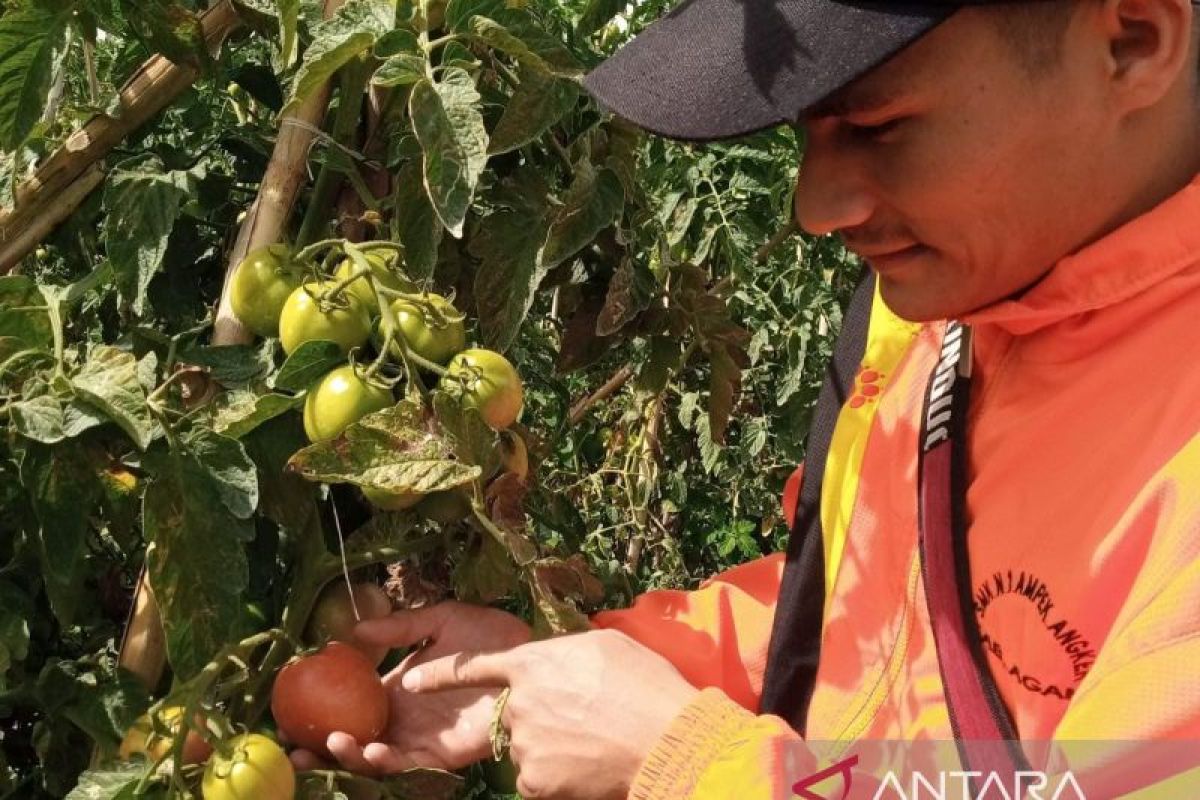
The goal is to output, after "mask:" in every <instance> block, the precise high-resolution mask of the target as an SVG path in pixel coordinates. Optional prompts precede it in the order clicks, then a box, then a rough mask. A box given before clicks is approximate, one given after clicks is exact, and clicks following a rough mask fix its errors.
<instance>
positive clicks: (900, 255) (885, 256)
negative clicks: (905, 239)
mask: <svg viewBox="0 0 1200 800" xmlns="http://www.w3.org/2000/svg"><path fill="white" fill-rule="evenodd" d="M925 250H926V248H925V246H924V245H920V244H911V245H909V246H908V247H901V248H898V249H895V248H894V249H891V250H879V251H876V252H871V251H858V255H859V257H860V258H862V259H864V260H865V261H866V262H867V263H868V264H870V265H871V267H872V268H873V269H875V270H877V271H882V270H886V269H888V268H889V267H896V266H900V265H901V264H903V263H904V262H905V261H907V260H908V259H910V258H912V257H913V256H918V255H920V254H921V253H923V252H925Z"/></svg>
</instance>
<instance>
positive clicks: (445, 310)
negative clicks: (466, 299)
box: [392, 294, 467, 364]
mask: <svg viewBox="0 0 1200 800" xmlns="http://www.w3.org/2000/svg"><path fill="white" fill-rule="evenodd" d="M422 297H423V298H424V299H425V301H426V302H427V303H428V304H429V306H432V308H433V309H434V310H436V312H437V313H434V311H431V310H430V308H427V307H426V306H425V305H424V304H423V303H418V302H414V301H411V300H404V299H399V300H396V301H394V302H393V303H392V312H393V313H394V314H395V315H396V325H397V327H399V328H400V335H401V336H403V337H404V341H405V343H406V344H407V345H408V349H409V350H412V351H413V352H414V353H416V354H417V355H419V356H420V357H421V358H424V359H425V360H426V361H432V362H434V363H435V364H445V363H446V362H447V361H449V360H450V358H451V357H452V356H453V355H454V354H455V353H458V352H460V351H461V350H462V349H463V348H464V347H466V346H467V331H466V328H464V327H463V321H462V313H461V312H459V310H458V309H457V308H455V307H454V305H453V304H452V303H451V302H450V301H449V300H447V299H446V298H444V297H442V296H441V295H438V294H426V295H422ZM395 354H396V357H397V358H398V357H399V356H400V353H399V352H396V353H395Z"/></svg>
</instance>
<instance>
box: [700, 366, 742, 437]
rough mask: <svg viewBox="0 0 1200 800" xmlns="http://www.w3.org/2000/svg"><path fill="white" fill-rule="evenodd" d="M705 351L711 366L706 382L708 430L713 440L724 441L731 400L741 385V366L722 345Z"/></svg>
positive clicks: (730, 411) (730, 410)
mask: <svg viewBox="0 0 1200 800" xmlns="http://www.w3.org/2000/svg"><path fill="white" fill-rule="evenodd" d="M707 352H708V360H709V363H710V364H711V366H712V372H711V374H710V376H709V382H708V392H709V394H708V431H709V436H711V437H712V440H713V441H714V442H724V441H725V428H726V427H727V426H728V425H729V417H730V415H731V414H732V413H733V401H734V399H735V398H736V397H737V393H738V389H739V388H740V387H741V380H742V368H741V365H740V364H739V363H738V362H737V361H735V359H734V355H733V354H732V353H731V351H729V350H728V349H726V348H724V347H710V348H707Z"/></svg>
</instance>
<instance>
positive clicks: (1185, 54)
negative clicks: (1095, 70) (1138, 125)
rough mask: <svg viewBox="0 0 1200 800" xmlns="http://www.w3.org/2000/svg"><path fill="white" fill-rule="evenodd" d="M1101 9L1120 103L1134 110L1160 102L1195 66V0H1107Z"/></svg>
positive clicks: (1108, 60) (1108, 62)
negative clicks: (1192, 3) (1193, 30)
mask: <svg viewBox="0 0 1200 800" xmlns="http://www.w3.org/2000/svg"><path fill="white" fill-rule="evenodd" d="M1098 6H1099V7H1098V8H1096V12H1097V13H1098V14H1099V20H1098V21H1099V23H1100V27H1101V29H1102V31H1103V34H1104V37H1105V41H1106V44H1107V48H1108V50H1107V57H1106V66H1107V68H1108V70H1109V78H1110V82H1111V89H1112V91H1113V93H1114V99H1115V100H1116V102H1117V104H1118V107H1119V108H1120V109H1121V110H1123V111H1125V112H1135V111H1138V110H1141V109H1143V108H1149V107H1150V106H1153V105H1155V104H1156V103H1158V102H1159V101H1160V100H1161V99H1162V98H1163V97H1164V96H1165V95H1166V94H1167V93H1168V92H1169V91H1170V89H1171V87H1172V86H1173V85H1174V84H1175V82H1176V81H1177V80H1179V79H1180V78H1181V77H1187V78H1188V79H1190V78H1191V76H1190V75H1188V76H1184V75H1183V73H1184V72H1185V71H1187V70H1189V69H1191V67H1192V58H1191V43H1192V5H1191V2H1190V0H1102V2H1101V3H1099V4H1098Z"/></svg>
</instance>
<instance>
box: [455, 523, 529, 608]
mask: <svg viewBox="0 0 1200 800" xmlns="http://www.w3.org/2000/svg"><path fill="white" fill-rule="evenodd" d="M519 585H520V581H519V576H518V574H517V570H516V566H515V565H514V564H513V562H512V559H511V558H509V557H508V550H506V549H505V548H504V545H502V544H500V543H499V542H498V541H496V539H495V537H492V536H481V537H479V541H478V544H477V545H476V547H475V549H474V550H473V551H472V552H471V553H470V554H469V555H467V556H466V557H465V558H463V559H462V560H461V561H459V562H458V566H457V567H456V568H455V570H454V596H455V597H456V598H458V599H459V600H462V601H464V602H469V603H482V604H485V605H486V604H489V603H494V602H496V601H497V600H501V599H503V598H505V597H510V596H512V595H513V594H514V593H515V592H516V590H517V588H518V586H519Z"/></svg>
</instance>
